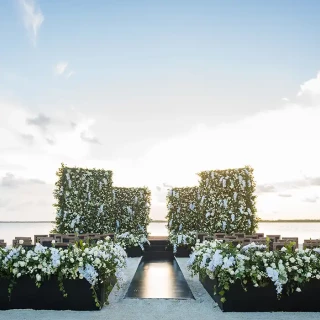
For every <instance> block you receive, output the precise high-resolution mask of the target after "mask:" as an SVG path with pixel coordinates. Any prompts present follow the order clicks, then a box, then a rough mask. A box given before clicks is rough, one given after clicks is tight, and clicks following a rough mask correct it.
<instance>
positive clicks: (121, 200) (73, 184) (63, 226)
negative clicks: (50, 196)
mask: <svg viewBox="0 0 320 320" xmlns="http://www.w3.org/2000/svg"><path fill="white" fill-rule="evenodd" d="M57 176H58V181H57V182H56V188H55V191H54V197H55V199H56V204H55V205H54V207H56V210H57V215H56V226H55V229H54V232H55V233H62V234H64V233H79V234H81V233H102V234H103V233H124V232H129V233H131V234H134V235H147V226H148V224H149V222H150V218H149V213H150V203H151V192H150V190H149V189H148V188H146V187H144V188H118V187H115V188H113V186H112V171H106V170H98V169H83V168H69V167H66V166H64V165H63V164H62V165H61V168H59V170H58V172H57Z"/></svg>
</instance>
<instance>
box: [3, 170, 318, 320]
mask: <svg viewBox="0 0 320 320" xmlns="http://www.w3.org/2000/svg"><path fill="white" fill-rule="evenodd" d="M198 176H199V184H198V186H193V187H185V188H171V189H169V190H168V194H167V216H166V218H167V228H168V237H157V236H150V235H149V234H148V225H149V223H150V221H151V219H150V216H149V214H150V207H151V197H152V195H151V192H150V190H149V189H148V188H147V187H143V188H135V187H132V188H124V187H117V186H114V185H113V179H112V177H113V172H112V171H107V170H103V169H86V168H78V167H67V166H65V165H63V164H62V166H61V167H60V168H59V170H58V171H57V181H56V184H55V191H54V197H55V203H54V207H55V210H56V220H55V228H54V230H52V231H51V233H50V234H38V235H34V238H33V239H32V238H28V237H19V235H17V236H16V237H15V239H13V240H12V243H5V242H4V241H3V240H0V310H3V311H0V319H20V318H21V319H24V318H23V313H22V314H18V315H16V317H17V318H14V315H15V314H14V312H16V311H15V310H12V309H33V310H60V311H61V310H71V311H82V312H84V311H96V312H94V313H93V316H92V317H91V316H88V314H87V313H84V314H82V313H81V312H80V313H77V316H76V318H77V319H81V317H87V319H108V318H110V319H111V318H112V319H115V318H117V317H118V318H119V319H121V318H124V317H125V314H126V313H127V312H133V313H134V314H135V315H136V316H135V318H137V319H138V318H141V319H144V317H146V316H147V313H148V310H149V309H150V308H159V309H161V308H166V310H167V312H168V314H169V315H168V319H176V318H179V317H186V313H189V315H190V317H191V315H194V316H195V314H197V313H195V312H196V310H198V312H199V314H202V317H200V318H203V319H218V318H221V319H236V318H231V317H232V312H248V313H249V312H250V313H252V312H263V314H266V313H267V312H275V314H279V313H277V312H279V311H285V312H320V303H319V302H320V300H319V296H320V240H319V239H318V240H317V239H305V241H304V242H303V243H298V242H299V241H298V238H297V237H295V235H292V237H282V236H281V235H268V234H262V233H257V232H256V229H257V224H258V221H259V218H258V216H257V213H256V211H257V210H256V195H255V187H256V185H255V180H254V175H253V169H252V168H251V167H249V166H246V167H243V168H236V169H226V170H212V171H203V172H200V173H198ZM0 238H1V235H0ZM152 301H156V302H155V303H156V304H155V305H154V306H153V307H152V305H150V303H151V304H152V303H153V302H152ZM174 301H176V303H178V304H175V305H174ZM184 303H185V305H183V304H184ZM117 306H118V307H117ZM4 310H9V311H4ZM10 310H11V311H10ZM117 310H118V311H117ZM129 310H130V311H129ZM133 310H134V311H133ZM170 310H171V311H170ZM179 310H180V313H179ZM71 311H70V312H71ZM23 312H24V311H23ZM25 312H26V311H25ZM37 312H43V311H37ZM50 312H51V313H50V314H51V315H52V317H53V318H54V317H55V316H53V313H52V312H54V311H50ZM170 312H172V313H170ZM201 312H203V313H201ZM222 312H223V313H222ZM139 313H141V314H144V315H143V316H138V314H139ZM36 314H38V315H39V317H40V315H44V314H43V313H42V314H41V313H40V314H39V313H36ZM81 314H82V315H81ZM170 314H171V316H172V317H170ZM229 314H231V315H229ZM263 314H262V316H261V318H262V319H264V318H263V317H264V315H263ZM281 314H282V313H281ZM286 314H287V313H286ZM290 314H291V313H290ZM60 315H61V318H63V317H64V316H62V314H60ZM225 315H226V318H224V316H225ZM313 315H316V316H317V317H319V316H320V313H318V314H316V313H310V316H313ZM66 316H67V318H65V317H64V318H65V319H69V318H68V317H70V319H71V314H70V313H68V314H67V315H66ZM150 317H151V316H150ZM228 317H229V318H228ZM241 317H242V316H239V317H237V319H241ZM259 317H260V316H259ZM288 317H289V313H288ZM288 317H287V318H283V319H289V318H288ZM154 318H156V319H158V318H159V319H160V318H162V319H163V317H162V316H161V315H160V314H158V315H156V316H155V317H154ZM244 318H248V316H246V317H244ZM43 319H47V318H43ZM48 319H49V318H48ZM50 319H51V318H50ZM188 319H189V318H188ZM190 319H191V318H190ZM266 319H267V318H266ZM268 319H269V318H268ZM275 319H280V318H279V317H276V316H275ZM281 319H282V318H281ZM290 319H291V318H290ZM295 319H296V318H295ZM314 319H316V318H314Z"/></svg>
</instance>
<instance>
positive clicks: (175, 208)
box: [166, 187, 201, 234]
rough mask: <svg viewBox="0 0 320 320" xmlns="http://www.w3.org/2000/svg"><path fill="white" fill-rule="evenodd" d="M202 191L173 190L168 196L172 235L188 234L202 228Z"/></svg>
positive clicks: (191, 189)
mask: <svg viewBox="0 0 320 320" xmlns="http://www.w3.org/2000/svg"><path fill="white" fill-rule="evenodd" d="M200 202H201V196H200V190H199V188H198V187H186V188H173V189H172V190H170V191H169V192H168V195H167V209H168V211H167V212H168V214H167V216H166V219H167V220H168V225H167V227H168V229H169V232H170V233H174V234H178V233H181V234H183V233H188V232H190V231H198V230H199V228H200V222H201V221H200V218H201V216H200V214H199V213H200Z"/></svg>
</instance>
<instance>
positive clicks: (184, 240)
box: [169, 231, 197, 253]
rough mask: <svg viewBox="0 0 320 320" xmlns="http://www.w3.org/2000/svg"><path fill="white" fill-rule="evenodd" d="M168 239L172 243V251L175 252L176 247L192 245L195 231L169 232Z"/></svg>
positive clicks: (195, 238)
mask: <svg viewBox="0 0 320 320" xmlns="http://www.w3.org/2000/svg"><path fill="white" fill-rule="evenodd" d="M169 241H170V243H171V244H172V245H173V253H176V252H177V249H178V247H180V246H188V247H192V246H194V245H195V244H196V241H197V233H196V232H194V231H189V232H186V233H173V232H170V233H169Z"/></svg>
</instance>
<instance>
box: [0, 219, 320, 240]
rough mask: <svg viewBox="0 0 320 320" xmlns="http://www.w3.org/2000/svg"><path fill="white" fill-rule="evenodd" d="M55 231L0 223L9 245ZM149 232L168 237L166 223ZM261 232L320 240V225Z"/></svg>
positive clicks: (275, 226) (272, 226) (265, 227)
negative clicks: (16, 239)
mask: <svg viewBox="0 0 320 320" xmlns="http://www.w3.org/2000/svg"><path fill="white" fill-rule="evenodd" d="M52 229H53V224H51V223H0V239H4V240H5V242H7V243H8V244H9V243H10V244H11V243H12V239H14V237H17V236H20V237H32V239H33V236H34V235H35V234H49V232H50V231H51V230H52ZM148 231H149V232H150V233H151V235H154V236H162V235H167V234H168V232H167V229H166V227H165V223H151V224H150V225H149V228H148ZM259 232H264V233H265V234H280V235H281V236H283V237H299V243H303V240H305V239H310V238H311V239H320V223H295V222H294V223H269V222H262V223H260V224H259Z"/></svg>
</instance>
